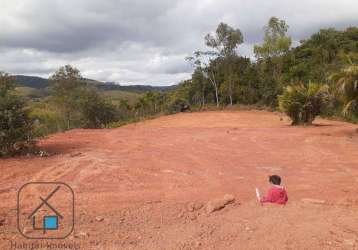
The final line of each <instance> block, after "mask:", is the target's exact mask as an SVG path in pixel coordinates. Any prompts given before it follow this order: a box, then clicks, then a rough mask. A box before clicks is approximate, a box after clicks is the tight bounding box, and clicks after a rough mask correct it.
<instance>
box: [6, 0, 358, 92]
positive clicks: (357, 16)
mask: <svg viewBox="0 0 358 250" xmlns="http://www.w3.org/2000/svg"><path fill="white" fill-rule="evenodd" d="M271 16H277V17H279V18H281V19H284V20H286V22H287V23H288V24H289V25H290V32H289V33H290V35H291V36H292V38H293V40H294V41H296V43H295V44H297V43H298V41H299V40H301V39H304V38H307V37H309V36H310V35H311V34H312V33H314V32H316V31H318V30H319V29H320V28H327V27H335V28H338V29H342V28H345V27H347V26H358V1H357V0H300V1H297V0H270V1H268V0H0V27H1V29H0V71H6V72H10V73H12V74H26V75H36V76H42V77H48V76H49V75H51V74H52V73H53V72H54V71H55V70H56V69H57V68H58V67H60V66H62V65H65V64H71V65H74V66H76V67H77V68H79V69H80V70H81V72H82V75H83V76H84V77H87V78H92V79H96V80H101V81H114V82H117V83H120V84H152V85H169V84H175V83H178V82H179V81H181V80H183V79H187V78H189V77H190V73H191V71H192V69H191V67H190V65H189V64H188V63H187V62H186V61H185V60H184V59H185V57H186V56H188V55H191V54H192V52H193V51H195V50H198V49H204V42H203V37H204V36H205V34H207V33H208V32H213V31H214V30H215V28H216V26H217V25H218V23H219V22H221V21H223V22H226V23H228V24H229V25H231V26H233V27H235V28H239V29H241V31H242V32H243V34H244V40H245V43H244V44H243V45H241V46H240V48H239V52H240V53H241V54H242V55H245V56H249V57H252V46H253V44H255V43H260V42H261V40H262V38H263V26H264V25H265V23H266V22H267V20H268V19H269V18H270V17H271Z"/></svg>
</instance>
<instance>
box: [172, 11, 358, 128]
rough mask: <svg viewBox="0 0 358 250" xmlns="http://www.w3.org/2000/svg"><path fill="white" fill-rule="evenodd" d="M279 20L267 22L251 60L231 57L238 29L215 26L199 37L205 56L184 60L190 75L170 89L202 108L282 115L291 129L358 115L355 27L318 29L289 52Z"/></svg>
mask: <svg viewBox="0 0 358 250" xmlns="http://www.w3.org/2000/svg"><path fill="white" fill-rule="evenodd" d="M288 29H289V26H288V24H287V23H286V22H285V21H284V20H280V19H279V18H276V17H272V18H270V19H269V21H268V23H267V25H266V26H265V27H264V34H263V42H262V43H261V44H258V45H255V46H254V54H255V60H250V59H249V58H246V57H243V56H241V55H239V54H238V53H237V48H238V47H239V46H240V45H241V44H242V43H243V41H244V38H243V35H242V32H241V31H240V29H237V28H233V27H231V26H229V25H228V24H225V23H220V24H219V25H218V27H217V29H216V31H215V34H208V35H207V36H205V38H204V39H205V44H206V46H207V48H208V50H206V51H196V52H194V54H193V56H191V57H188V58H187V60H188V61H189V62H190V63H191V64H192V66H193V68H194V73H193V74H192V77H191V79H189V80H187V81H184V82H182V83H181V84H180V86H179V88H178V89H177V90H176V92H177V94H178V95H179V96H180V98H182V99H183V100H184V101H186V102H188V103H189V104H191V105H194V106H199V107H205V106H206V105H208V104H215V105H216V106H217V107H219V106H227V105H233V104H250V105H252V104H254V105H258V106H266V107H271V108H273V109H280V110H281V111H284V112H286V114H288V115H289V116H290V117H291V118H292V123H293V124H310V123H311V122H312V121H313V119H314V117H315V116H316V115H319V114H322V115H328V116H332V115H336V116H341V117H344V118H345V119H348V120H351V121H354V120H357V116H358V99H357V94H358V93H357V92H358V87H357V81H358V70H357V63H358V28H356V27H350V28H347V29H346V30H344V31H337V30H335V29H333V28H330V29H322V30H320V31H319V32H317V33H315V34H313V35H312V36H311V37H310V38H309V39H307V40H302V41H301V42H300V45H299V46H297V47H292V39H291V38H290V37H289V36H288V35H287V32H288Z"/></svg>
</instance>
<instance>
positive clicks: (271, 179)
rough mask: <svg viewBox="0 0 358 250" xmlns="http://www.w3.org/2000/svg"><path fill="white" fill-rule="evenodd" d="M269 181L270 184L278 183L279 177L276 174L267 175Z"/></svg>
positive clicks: (279, 181)
mask: <svg viewBox="0 0 358 250" xmlns="http://www.w3.org/2000/svg"><path fill="white" fill-rule="evenodd" d="M269 182H271V183H272V184H275V185H280V184H281V177H280V176H278V175H270V176H269Z"/></svg>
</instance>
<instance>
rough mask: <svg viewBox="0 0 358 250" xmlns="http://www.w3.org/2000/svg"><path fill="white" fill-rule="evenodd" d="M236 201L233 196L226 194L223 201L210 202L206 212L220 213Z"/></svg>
mask: <svg viewBox="0 0 358 250" xmlns="http://www.w3.org/2000/svg"><path fill="white" fill-rule="evenodd" d="M234 201H235V197H234V196H233V195H230V194H226V195H225V196H224V197H223V198H221V199H216V200H212V201H209V202H208V204H207V205H206V212H207V213H208V214H210V213H213V212H215V211H219V210H221V209H223V208H224V207H225V206H226V205H228V204H230V203H233V202H234Z"/></svg>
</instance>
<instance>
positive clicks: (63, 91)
mask: <svg viewBox="0 0 358 250" xmlns="http://www.w3.org/2000/svg"><path fill="white" fill-rule="evenodd" d="M49 80H50V85H51V89H52V93H53V97H54V101H55V103H56V104H57V106H58V107H59V108H60V109H61V110H62V112H63V113H64V115H65V119H66V122H67V129H70V128H71V121H72V119H73V115H74V114H75V113H76V112H78V110H79V108H80V97H81V92H82V90H83V88H84V87H85V86H86V83H85V81H83V78H82V76H81V74H80V71H79V70H78V69H76V68H74V67H72V66H71V65H66V66H63V67H61V68H60V69H59V70H58V71H56V72H55V73H54V74H53V75H52V76H51V77H50V79H49Z"/></svg>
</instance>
